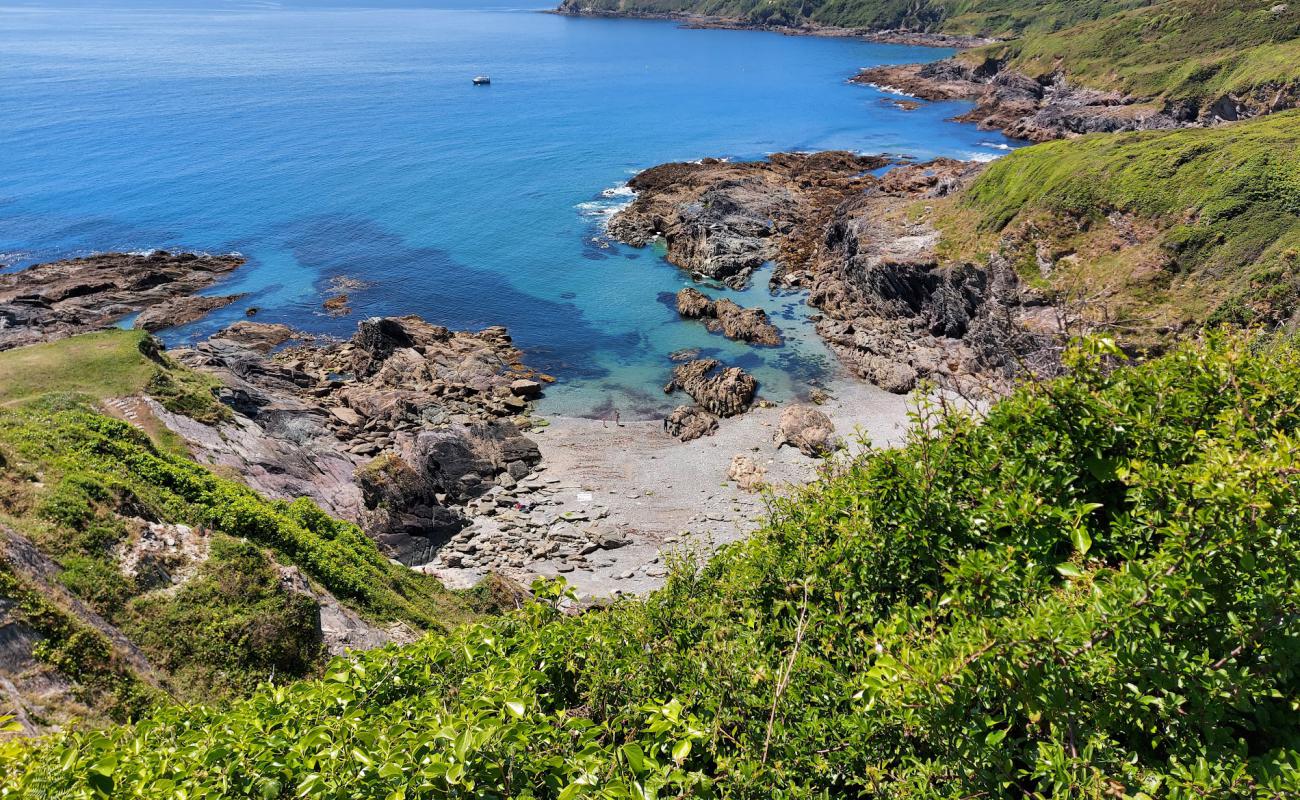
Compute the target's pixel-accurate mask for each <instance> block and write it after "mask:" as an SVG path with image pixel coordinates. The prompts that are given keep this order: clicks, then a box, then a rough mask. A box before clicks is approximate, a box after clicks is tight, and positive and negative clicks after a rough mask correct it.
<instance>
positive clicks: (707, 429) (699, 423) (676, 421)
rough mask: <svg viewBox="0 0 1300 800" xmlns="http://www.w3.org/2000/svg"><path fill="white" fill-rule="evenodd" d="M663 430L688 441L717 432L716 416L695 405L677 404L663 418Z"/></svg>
mask: <svg viewBox="0 0 1300 800" xmlns="http://www.w3.org/2000/svg"><path fill="white" fill-rule="evenodd" d="M664 430H665V431H667V432H668V435H669V436H672V437H673V438H675V439H680V440H681V441H683V442H690V441H693V440H695V439H698V438H700V437H701V436H712V435H713V434H714V433H717V430H718V418H717V417H715V416H713V415H712V414H710V413H708V412H707V411H704V410H703V409H701V408H698V407H696V406H678V407H677V408H674V409H673V410H672V413H670V414H669V415H668V416H667V417H665V418H664Z"/></svg>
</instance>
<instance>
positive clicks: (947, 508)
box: [0, 337, 1300, 800]
mask: <svg viewBox="0 0 1300 800" xmlns="http://www.w3.org/2000/svg"><path fill="white" fill-rule="evenodd" d="M1114 354H1115V351H1114V349H1113V347H1111V346H1108V345H1106V344H1105V343H1097V344H1094V345H1093V346H1091V347H1089V348H1086V349H1084V350H1082V351H1080V352H1079V353H1077V354H1076V355H1075V356H1074V357H1073V358H1072V360H1071V365H1072V367H1073V369H1074V373H1073V375H1072V376H1071V377H1068V378H1065V379H1061V380H1057V381H1054V382H1051V383H1046V384H1042V385H1031V386H1028V387H1025V388H1023V389H1021V390H1020V391H1019V392H1018V393H1017V394H1016V395H1015V396H1013V397H1012V398H1011V399H1009V400H1006V401H1003V402H1001V403H999V404H997V405H996V406H994V407H993V408H992V409H991V410H990V412H989V413H988V415H987V418H986V419H985V420H984V422H983V423H982V424H975V423H974V422H973V421H971V420H969V419H965V418H962V417H961V416H959V415H948V416H946V417H944V418H942V419H935V418H930V419H929V420H928V421H929V423H930V424H929V425H928V426H926V427H924V428H918V429H917V431H916V432H913V434H912V436H911V438H910V441H909V444H908V445H907V446H906V447H905V448H904V449H901V450H896V451H885V452H879V453H876V454H873V455H871V456H869V457H867V458H865V459H864V460H862V461H860V462H858V463H856V464H855V465H854V466H853V467H852V468H850V469H846V470H843V471H841V472H838V473H837V474H835V475H833V476H828V477H827V478H825V479H824V480H823V481H821V482H820V483H818V484H816V485H814V486H813V487H811V488H810V489H808V490H807V492H806V493H804V494H802V495H800V496H798V497H795V498H793V499H791V500H789V501H781V502H777V503H776V505H775V508H774V512H773V515H772V518H771V520H770V522H769V523H768V525H767V527H766V528H765V529H764V530H762V531H761V532H760V533H759V534H758V535H756V536H755V537H754V538H753V539H751V540H749V541H747V542H744V543H741V544H738V545H736V546H733V547H731V548H729V549H728V550H726V551H724V553H722V554H721V555H720V556H719V557H717V558H716V559H715V560H714V561H712V562H711V563H710V564H709V565H708V566H707V567H705V568H702V569H701V568H697V567H695V566H692V565H690V564H678V565H677V566H676V567H675V569H674V571H673V573H672V576H671V577H670V580H669V583H668V585H667V586H666V587H665V588H664V589H663V590H661V591H659V592H657V593H655V594H654V595H652V596H651V597H649V598H647V599H644V600H627V601H623V602H621V603H619V604H617V605H616V606H614V607H613V608H610V609H607V610H604V611H600V612H593V613H589V614H586V615H583V616H581V617H578V618H565V617H563V616H561V615H558V614H556V613H555V612H553V611H551V610H550V609H549V607H548V606H547V605H545V604H541V605H534V606H531V607H529V608H528V609H525V611H524V612H522V613H520V614H515V615H511V616H509V617H506V618H504V619H498V620H495V621H492V622H489V623H485V624H478V625H473V626H469V627H466V628H463V629H461V630H459V631H458V632H456V633H455V634H454V635H453V636H452V637H450V638H449V639H445V640H444V639H429V640H426V641H424V642H421V643H419V644H416V645H413V646H410V647H406V648H401V649H388V650H385V651H376V652H372V653H368V654H365V655H362V656H360V657H359V658H357V659H356V660H355V661H352V662H338V663H336V664H335V665H334V666H332V667H331V668H330V669H329V671H328V675H327V677H326V678H325V679H324V680H321V681H314V682H305V683H300V684H295V685H293V686H290V687H281V688H274V689H266V690H263V691H261V692H259V693H258V694H257V695H256V696H254V697H253V698H252V699H250V700H248V701H246V702H241V703H238V704H236V705H234V706H233V707H232V708H230V709H228V710H209V709H203V708H179V707H178V708H172V709H167V710H164V711H162V712H160V713H159V715H158V716H157V717H156V719H154V720H151V721H149V722H147V723H143V724H141V725H139V726H137V727H134V728H117V729H114V730H111V731H109V732H107V733H106V734H105V735H90V736H87V735H80V734H78V735H72V736H65V737H59V738H57V739H54V740H52V741H50V742H49V743H47V744H45V745H44V746H39V747H37V748H36V749H34V750H25V749H23V748H22V747H21V746H11V750H10V755H11V757H12V758H11V760H10V761H9V765H8V767H7V769H8V773H7V774H6V775H5V779H4V781H2V783H3V784H4V785H6V786H8V787H10V789H9V791H10V793H11V794H12V796H32V797H35V796H59V797H69V798H72V797H92V796H97V795H96V792H105V793H113V794H115V795H118V796H141V797H163V796H181V795H180V794H178V792H183V793H184V796H191V797H193V796H223V797H248V796H251V797H259V796H260V797H279V796H303V797H337V796H346V797H350V798H403V797H471V796H472V797H505V796H509V797H531V798H560V800H570V798H578V797H602V798H628V797H633V798H641V797H667V796H678V797H680V796H729V797H754V798H770V797H814V796H816V797H826V796H833V797H857V796H867V795H869V796H873V797H1026V796H1029V797H1046V796H1054V797H1067V796H1069V797H1090V798H1101V797H1105V796H1115V797H1118V796H1128V797H1170V798H1192V797H1242V798H1245V797H1259V798H1265V797H1268V798H1281V797H1284V796H1295V793H1296V792H1297V791H1300V716H1297V714H1296V713H1295V708H1296V704H1297V702H1300V669H1298V668H1297V665H1300V606H1298V605H1297V602H1298V600H1297V598H1300V541H1297V539H1296V530H1297V525H1296V522H1297V519H1300V502H1298V501H1297V498H1298V497H1300V493H1297V490H1298V489H1300V484H1298V483H1297V481H1298V478H1297V476H1298V475H1300V414H1298V413H1297V409H1300V349H1297V348H1296V347H1295V346H1294V345H1291V344H1287V343H1277V342H1272V343H1270V342H1267V341H1263V340H1257V339H1249V338H1244V337H1239V338H1232V339H1226V340H1225V339H1212V340H1211V341H1210V342H1209V343H1208V344H1206V345H1202V346H1199V347H1192V348H1186V349H1183V350H1179V351H1177V352H1176V353H1175V354H1173V355H1172V356H1170V357H1167V358H1165V359H1163V360H1160V361H1157V362H1152V363H1149V364H1144V365H1139V366H1134V367H1130V368H1126V369H1121V370H1119V371H1110V370H1107V369H1105V368H1104V366H1103V365H1104V364H1105V363H1106V362H1107V360H1108V359H1112V358H1114V357H1115V356H1114ZM920 430H930V431H933V433H931V434H928V435H927V434H923V433H920V432H919V431H920ZM542 596H543V600H546V599H547V598H553V597H555V594H554V588H553V587H552V589H551V590H549V591H546V592H543V595H542ZM0 763H3V761H2V760H0ZM42 793H48V794H42Z"/></svg>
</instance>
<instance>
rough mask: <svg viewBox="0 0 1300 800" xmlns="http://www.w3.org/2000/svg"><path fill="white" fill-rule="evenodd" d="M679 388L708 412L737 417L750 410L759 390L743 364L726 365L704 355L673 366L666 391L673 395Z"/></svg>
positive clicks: (756, 382)
mask: <svg viewBox="0 0 1300 800" xmlns="http://www.w3.org/2000/svg"><path fill="white" fill-rule="evenodd" d="M677 389H681V390H682V391H684V392H686V393H687V394H689V395H690V396H691V398H692V399H693V400H695V402H696V403H698V404H699V405H700V407H701V408H703V409H704V410H705V411H709V412H711V413H714V414H717V415H718V416H720V417H734V416H735V415H737V414H742V413H744V412H745V411H747V410H749V404H750V403H752V402H753V400H754V395H755V394H756V393H757V392H758V381H756V380H755V379H754V376H753V375H750V374H749V373H748V372H745V371H744V370H743V369H741V368H740V367H724V366H722V362H720V361H718V360H716V359H712V358H703V359H697V360H695V361H688V362H687V363H685V364H680V365H678V366H677V367H675V368H674V369H673V378H672V380H671V381H670V382H669V383H668V385H667V386H665V387H664V391H665V392H667V393H669V394H671V393H672V392H674V391H676V390H677Z"/></svg>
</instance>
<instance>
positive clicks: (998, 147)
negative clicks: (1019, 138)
mask: <svg viewBox="0 0 1300 800" xmlns="http://www.w3.org/2000/svg"><path fill="white" fill-rule="evenodd" d="M980 147H987V148H989V149H990V150H1012V149H1014V148H1013V147H1012V146H1011V145H1009V144H1003V143H1002V142H980Z"/></svg>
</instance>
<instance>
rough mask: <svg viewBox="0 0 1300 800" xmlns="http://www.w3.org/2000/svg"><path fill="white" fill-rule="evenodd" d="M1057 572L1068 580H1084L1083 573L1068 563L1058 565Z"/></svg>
mask: <svg viewBox="0 0 1300 800" xmlns="http://www.w3.org/2000/svg"><path fill="white" fill-rule="evenodd" d="M1056 571H1057V572H1059V573H1061V574H1062V575H1064V576H1065V577H1067V578H1082V577H1083V571H1082V570H1080V569H1079V568H1078V567H1076V566H1075V565H1073V564H1071V563H1070V562H1068V561H1065V562H1063V563H1060V564H1057V565H1056Z"/></svg>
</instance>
